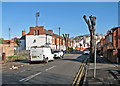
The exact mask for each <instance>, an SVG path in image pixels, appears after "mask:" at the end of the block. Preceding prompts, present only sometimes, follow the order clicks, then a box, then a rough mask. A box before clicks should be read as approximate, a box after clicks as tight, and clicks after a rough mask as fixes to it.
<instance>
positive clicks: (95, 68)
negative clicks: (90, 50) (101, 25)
mask: <svg viewBox="0 0 120 86" xmlns="http://www.w3.org/2000/svg"><path fill="white" fill-rule="evenodd" d="M94 55H95V56H94V76H93V77H94V78H95V77H96V40H95V53H94Z"/></svg>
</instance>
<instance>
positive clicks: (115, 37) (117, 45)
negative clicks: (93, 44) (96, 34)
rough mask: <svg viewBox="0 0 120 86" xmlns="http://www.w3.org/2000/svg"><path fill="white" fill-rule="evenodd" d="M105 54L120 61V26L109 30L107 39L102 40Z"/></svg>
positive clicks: (114, 60) (108, 57) (116, 61)
mask: <svg viewBox="0 0 120 86" xmlns="http://www.w3.org/2000/svg"><path fill="white" fill-rule="evenodd" d="M100 44H102V46H101V48H100V49H101V51H102V52H103V56H104V57H105V58H107V59H108V60H110V61H111V62H114V63H120V27H114V28H112V29H110V30H109V31H108V32H107V35H106V36H105V39H102V40H101V41H100Z"/></svg>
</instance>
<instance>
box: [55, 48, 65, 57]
mask: <svg viewBox="0 0 120 86" xmlns="http://www.w3.org/2000/svg"><path fill="white" fill-rule="evenodd" d="M53 53H54V58H63V56H64V54H63V51H61V50H54V51H53Z"/></svg>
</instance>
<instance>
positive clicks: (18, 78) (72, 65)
mask: <svg viewBox="0 0 120 86" xmlns="http://www.w3.org/2000/svg"><path fill="white" fill-rule="evenodd" d="M87 57H88V55H82V54H68V55H65V56H64V58H63V59H55V60H54V61H51V62H48V63H47V64H46V63H34V64H30V65H25V66H22V67H20V68H19V69H18V70H10V69H7V70H5V71H3V72H2V84H54V85H55V84H66V85H67V84H68V85H71V84H72V82H73V80H74V78H75V76H76V73H77V72H78V70H79V67H80V65H81V63H82V61H83V59H86V58H87Z"/></svg>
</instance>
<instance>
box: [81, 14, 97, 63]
mask: <svg viewBox="0 0 120 86" xmlns="http://www.w3.org/2000/svg"><path fill="white" fill-rule="evenodd" d="M83 18H84V20H85V22H86V23H87V25H88V28H89V31H90V61H91V62H94V53H95V24H96V23H95V20H96V17H95V16H93V17H92V15H91V16H89V18H90V21H89V19H88V20H87V19H86V15H84V16H83ZM90 22H91V24H90Z"/></svg>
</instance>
